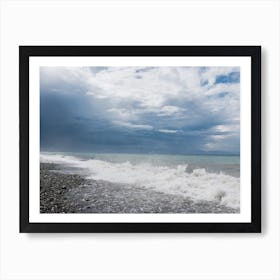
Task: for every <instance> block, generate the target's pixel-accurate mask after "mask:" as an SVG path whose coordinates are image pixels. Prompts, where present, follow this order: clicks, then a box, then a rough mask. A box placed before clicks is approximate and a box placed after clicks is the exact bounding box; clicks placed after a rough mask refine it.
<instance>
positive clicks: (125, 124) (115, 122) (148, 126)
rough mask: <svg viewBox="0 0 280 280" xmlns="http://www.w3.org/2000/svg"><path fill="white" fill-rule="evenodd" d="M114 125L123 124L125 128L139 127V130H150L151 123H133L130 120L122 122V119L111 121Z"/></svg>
mask: <svg viewBox="0 0 280 280" xmlns="http://www.w3.org/2000/svg"><path fill="white" fill-rule="evenodd" d="M113 123H114V124H115V125H118V126H123V127H126V128H131V129H141V130H152V129H153V127H152V126H151V125H147V124H133V123H130V122H122V121H113Z"/></svg>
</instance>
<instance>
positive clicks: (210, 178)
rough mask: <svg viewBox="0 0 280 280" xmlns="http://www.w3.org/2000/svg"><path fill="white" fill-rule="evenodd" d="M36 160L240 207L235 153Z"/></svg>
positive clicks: (65, 155) (45, 157) (55, 156)
mask: <svg viewBox="0 0 280 280" xmlns="http://www.w3.org/2000/svg"><path fill="white" fill-rule="evenodd" d="M40 161H41V162H47V163H59V164H63V165H64V166H65V167H66V168H67V167H69V168H70V167H73V168H77V170H79V172H81V173H83V174H84V175H85V176H86V177H87V178H88V179H93V180H103V181H108V182H111V183H122V184H129V185H133V186H137V187H138V186H141V187H145V188H149V189H152V190H156V191H160V192H163V193H168V194H175V195H181V196H184V197H188V198H189V199H191V200H193V201H194V202H199V201H211V202H217V203H220V204H221V205H224V206H227V207H230V208H234V209H239V207H240V157H239V156H229V155H158V154H125V153H122V154H118V153H106V154H105V153H104V154H101V153H70V152H67V153H66V152H64V153H54V152H41V154H40Z"/></svg>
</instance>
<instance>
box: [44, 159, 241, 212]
mask: <svg viewBox="0 0 280 280" xmlns="http://www.w3.org/2000/svg"><path fill="white" fill-rule="evenodd" d="M72 173H75V172H72ZM72 173H70V172H65V169H64V167H63V166H62V165H58V164H53V163H41V167H40V211H41V213H236V212H237V211H236V210H235V209H231V208H228V207H225V206H222V205H220V204H218V203H214V202H205V201H201V202H196V203H195V202H193V201H191V200H189V199H187V198H184V197H182V196H180V195H171V194H165V193H161V192H158V191H154V190H149V189H147V188H145V187H135V186H130V185H124V184H116V183H110V182H107V181H101V180H98V181H96V180H88V179H86V178H85V177H83V176H82V175H79V174H72Z"/></svg>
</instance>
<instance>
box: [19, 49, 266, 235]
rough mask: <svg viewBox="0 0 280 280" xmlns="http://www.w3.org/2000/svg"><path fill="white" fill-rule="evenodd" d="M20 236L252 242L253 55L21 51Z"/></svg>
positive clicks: (255, 159)
mask: <svg viewBox="0 0 280 280" xmlns="http://www.w3.org/2000/svg"><path fill="white" fill-rule="evenodd" d="M19 79H20V83H19V84H20V88H19V90H20V232H261V47H260V46H20V47H19Z"/></svg>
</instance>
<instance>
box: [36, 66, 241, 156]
mask: <svg viewBox="0 0 280 280" xmlns="http://www.w3.org/2000/svg"><path fill="white" fill-rule="evenodd" d="M239 108H240V71H239V68H237V67H41V69H40V127H41V129H40V137H41V149H42V150H43V151H90V152H127V153H175V154H239V147H240V143H239V142H240V133H239V130H240V125H239V123H240V119H239V114H240V109H239Z"/></svg>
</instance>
